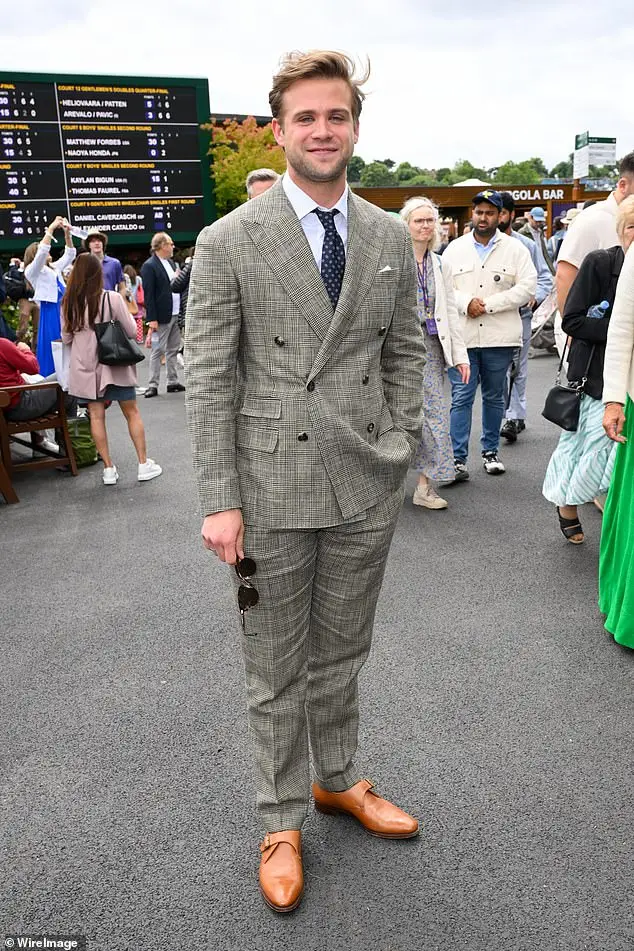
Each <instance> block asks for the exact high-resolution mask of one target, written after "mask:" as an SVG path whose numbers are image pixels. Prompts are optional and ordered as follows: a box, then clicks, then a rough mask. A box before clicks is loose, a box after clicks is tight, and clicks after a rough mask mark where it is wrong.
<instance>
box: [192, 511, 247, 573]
mask: <svg viewBox="0 0 634 951" xmlns="http://www.w3.org/2000/svg"><path fill="white" fill-rule="evenodd" d="M201 535H202V537H203V545H204V546H205V548H208V549H209V551H213V552H215V554H216V555H217V556H218V558H219V559H220V561H225V562H226V563H227V564H228V565H235V563H236V561H238V560H239V559H240V558H244V547H243V546H244V522H243V521H242V510H241V509H227V511H226V512H215V513H214V514H213V515H207V516H206V518H205V520H204V522H203V527H202V531H201Z"/></svg>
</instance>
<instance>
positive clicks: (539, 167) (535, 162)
mask: <svg viewBox="0 0 634 951" xmlns="http://www.w3.org/2000/svg"><path fill="white" fill-rule="evenodd" d="M528 161H529V162H530V164H531V165H532V166H533V168H534V169H535V171H536V172H537V174H538V175H539V176H540V178H546V176H547V175H548V169H547V168H546V166H545V165H544V163H543V161H542V159H540V158H532V159H529V160H528Z"/></svg>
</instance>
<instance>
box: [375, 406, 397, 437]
mask: <svg viewBox="0 0 634 951" xmlns="http://www.w3.org/2000/svg"><path fill="white" fill-rule="evenodd" d="M391 429H394V420H393V419H392V414H391V413H390V410H389V407H388V405H387V403H386V404H385V405H384V406H383V408H382V410H381V416H380V419H379V431H378V434H377V435H378V436H382V435H383V433H389V431H390V430H391Z"/></svg>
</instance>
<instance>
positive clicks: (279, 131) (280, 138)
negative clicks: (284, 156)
mask: <svg viewBox="0 0 634 951" xmlns="http://www.w3.org/2000/svg"><path fill="white" fill-rule="evenodd" d="M271 128H272V129H273V135H274V137H275V141H276V142H277V144H278V145H280V146H281V147H282V148H284V129H283V128H282V126H281V124H280V122H279V121H278V120H277V119H273V121H272V122H271Z"/></svg>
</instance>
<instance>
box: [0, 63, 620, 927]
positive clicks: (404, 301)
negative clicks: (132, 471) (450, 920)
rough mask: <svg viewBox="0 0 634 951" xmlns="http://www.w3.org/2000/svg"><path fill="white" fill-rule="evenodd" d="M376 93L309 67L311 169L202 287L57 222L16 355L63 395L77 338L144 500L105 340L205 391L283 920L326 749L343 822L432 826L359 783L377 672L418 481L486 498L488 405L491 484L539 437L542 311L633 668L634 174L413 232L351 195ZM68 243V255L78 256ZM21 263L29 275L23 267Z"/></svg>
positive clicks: (6, 360) (429, 216)
mask: <svg viewBox="0 0 634 951" xmlns="http://www.w3.org/2000/svg"><path fill="white" fill-rule="evenodd" d="M366 78H367V77H366ZM364 81H365V78H364V77H362V78H361V79H358V78H356V77H355V71H354V64H353V63H352V62H351V60H349V59H348V58H347V57H345V56H343V55H342V54H339V53H334V52H331V51H316V52H312V53H310V54H299V53H296V54H292V55H290V56H289V57H287V59H286V60H285V61H284V62H283V64H282V66H281V67H280V71H279V72H278V74H277V75H276V76H275V78H274V82H273V88H272V90H271V93H270V97H269V102H270V106H271V112H272V115H273V133H274V136H275V138H276V141H277V142H278V144H279V145H281V146H282V147H283V148H284V150H285V152H286V159H287V170H286V172H285V174H284V175H283V176H281V177H280V176H279V175H278V174H277V173H276V172H274V171H272V170H271V169H255V170H253V172H251V173H250V175H249V177H248V179H247V182H246V188H247V194H248V201H247V202H245V204H244V205H243V206H241V208H239V209H237V210H236V211H235V212H232V213H231V214H229V215H227V216H226V217H225V218H223V219H221V220H219V221H218V222H216V223H214V224H213V225H212V226H210V227H208V228H205V229H204V230H203V232H202V233H201V235H200V237H199V240H198V243H197V246H196V253H195V255H194V253H193V251H192V253H191V254H190V255H189V256H188V258H187V260H186V261H185V263H184V266H183V267H182V268H178V267H177V266H176V265H175V263H174V261H173V256H174V242H173V241H172V238H171V237H170V235H168V234H166V233H159V234H156V235H155V236H154V237H153V239H152V244H151V255H150V257H149V259H148V260H147V261H146V262H145V263H144V264H143V266H142V268H141V270H140V274H138V273H137V272H136V270H135V269H134V268H132V267H131V266H126V267H125V268H122V266H121V264H120V262H119V261H118V260H117V259H116V258H113V257H110V256H109V255H107V254H106V248H107V235H105V234H103V233H101V232H93V233H91V234H89V235H88V237H87V238H86V239H85V242H84V248H83V253H81V254H79V255H76V250H75V248H74V246H73V242H72V237H71V235H70V228H69V225H68V222H67V221H66V220H65V219H63V218H61V217H60V218H56V219H55V220H54V221H53V222H51V224H50V226H49V227H48V228H47V229H46V231H45V233H44V235H43V236H42V239H41V240H40V241H39V242H37V243H34V244H32V245H30V246H29V247H28V248H27V249H26V251H25V255H24V267H23V276H22V278H21V279H22V280H23V284H24V297H23V298H21V300H20V325H19V330H18V332H19V334H20V335H21V336H24V334H25V329H26V327H27V325H28V322H29V321H33V338H32V339H33V342H34V347H35V350H36V353H35V354H33V353H31V351H30V349H29V348H28V346H27V345H26V343H25V342H24V341H23V340H18V341H17V342H10V341H8V340H6V339H0V386H2V385H5V386H7V385H12V384H15V382H16V381H17V380H18V379H19V378H20V374H21V373H23V372H29V373H32V372H34V371H35V372H37V371H39V372H40V373H41V374H42V376H43V377H44V378H51V376H52V374H54V372H55V366H54V358H53V348H52V343H53V341H57V340H58V339H59V338H60V337H61V340H62V342H63V343H64V344H65V345H66V346H67V347H68V351H69V366H68V381H67V388H68V399H69V412H70V411H72V406H71V403H75V404H76V403H79V404H86V405H87V407H88V413H89V416H90V424H91V430H92V434H93V437H94V440H95V443H96V447H97V449H98V452H99V455H100V456H101V459H102V462H103V476H102V478H103V482H104V484H105V485H114V484H116V482H117V480H118V478H119V473H118V470H117V467H116V465H115V462H114V460H113V459H112V457H111V454H110V449H109V444H108V437H107V432H106V425H105V421H106V407H107V406H108V405H109V404H110V403H111V402H118V403H119V405H120V408H121V411H122V413H123V415H124V416H125V419H126V422H127V425H128V430H129V434H130V438H131V440H132V442H133V445H134V447H135V450H136V453H137V456H138V473H137V475H138V479H139V480H140V481H145V480H150V479H153V478H155V477H156V476H158V475H160V474H161V471H162V470H161V467H160V466H159V465H158V464H157V463H156V462H154V461H153V460H152V459H150V458H148V457H147V454H146V443H145V431H144V426H143V422H142V419H141V416H140V413H139V410H138V406H137V395H138V386H137V382H138V381H137V374H136V365H132V364H130V365H126V366H111V365H105V364H104V363H102V362H100V359H99V350H98V342H97V335H96V333H95V327H96V325H97V324H98V323H103V322H104V321H112V320H116V321H117V322H118V323H119V324H120V326H121V327H122V328H123V330H124V332H125V334H126V335H127V337H128V338H129V339H130V340H136V341H137V342H139V343H140V342H142V341H143V339H144V330H143V327H144V320H145V324H146V326H147V334H146V336H145V342H146V344H147V345H148V346H149V348H150V360H149V374H148V380H147V386H146V387H145V389H144V396H145V398H153V397H156V396H157V395H158V393H159V386H160V378H161V367H162V365H163V362H164V363H165V368H166V377H167V381H166V388H167V392H168V393H175V392H181V391H185V390H186V403H187V410H188V422H189V426H190V431H191V436H192V447H193V461H194V469H195V473H196V476H197V482H198V489H199V495H200V502H201V509H202V514H203V516H204V521H203V528H202V536H203V542H204V544H205V546H206V548H208V549H209V550H210V551H211V552H213V553H214V554H215V555H217V557H218V558H220V559H221V560H222V561H224V562H226V563H228V564H230V565H232V566H234V572H233V573H232V574H233V576H234V582H235V594H236V600H237V609H238V616H239V620H240V627H241V630H242V634H243V636H242V638H241V645H242V650H243V654H244V663H245V670H246V683H247V696H248V712H249V719H250V723H251V727H252V731H253V735H254V740H255V747H256V764H257V765H256V769H257V795H258V810H259V814H260V817H261V820H262V824H263V826H264V830H265V836H264V840H263V842H262V843H261V845H260V851H261V856H262V857H261V865H260V876H259V881H260V889H261V891H262V894H263V897H264V899H265V901H266V902H267V904H268V905H269V906H270V907H271V908H273V909H274V910H276V911H278V912H288V911H291V910H292V909H293V908H295V907H297V905H298V904H299V901H300V900H301V897H302V894H303V888H304V883H303V869H302V857H301V827H302V823H303V821H304V819H305V816H306V813H307V809H308V806H309V798H310V792H311V787H310V782H309V775H310V774H309V748H310V750H311V752H312V767H313V770H314V774H315V782H314V783H313V785H312V796H313V799H314V801H315V804H316V807H317V808H318V809H320V810H321V811H322V812H325V813H328V814H339V813H344V814H348V815H351V816H353V817H354V818H355V819H356V820H357V821H359V822H360V823H361V825H362V826H363V827H364V828H365V829H366V830H367V831H368V832H370V833H371V834H373V835H377V836H380V837H385V838H392V839H401V838H409V837H411V836H414V835H416V834H417V832H418V821H417V820H416V819H415V818H414V817H412V816H410V815H409V814H408V813H406V812H405V811H403V810H401V809H400V808H398V807H397V806H395V805H394V804H393V803H391V802H390V801H389V800H388V799H386V798H384V797H383V796H380V795H379V794H378V793H377V792H376V791H375V790H374V789H373V787H372V783H370V782H369V781H368V780H367V779H365V778H364V776H363V773H362V771H361V770H360V769H359V768H358V767H357V766H356V763H355V756H356V746H357V727H358V697H357V677H358V673H359V671H360V669H361V667H362V666H363V663H364V661H365V659H366V657H367V655H368V652H369V650H370V644H371V636H372V625H373V618H374V612H375V608H376V604H377V599H378V596H379V591H380V588H381V582H382V577H383V571H384V568H385V561H386V557H387V553H388V550H389V547H390V543H391V539H392V535H393V532H394V530H395V526H396V520H397V518H398V512H399V509H400V507H401V504H402V501H403V492H404V489H403V486H404V479H405V476H406V474H407V471H408V470H409V469H410V468H412V469H413V470H414V471H415V473H416V477H417V481H416V486H415V490H414V495H413V503H414V505H416V506H420V507H422V508H426V509H429V510H431V511H435V510H443V509H446V508H447V506H448V503H447V500H446V499H445V498H443V497H442V495H440V494H439V492H438V491H437V490H438V488H439V487H441V486H442V485H447V484H449V483H461V482H465V481H466V480H468V479H469V468H468V463H469V445H470V436H471V426H472V415H473V405H474V401H475V397H476V392H477V389H478V387H480V389H481V396H482V420H481V437H480V452H481V465H482V467H483V469H484V472H485V473H486V474H487V475H491V476H496V477H499V476H501V475H503V474H504V473H505V471H506V467H505V464H504V462H503V461H502V459H501V457H500V441H501V439H505V440H506V441H507V442H514V441H516V440H517V439H518V438H519V437H520V436H521V434H522V433H523V432H524V431H525V430H526V417H527V406H526V381H527V375H528V372H529V362H528V361H529V356H530V346H531V337H532V329H533V328H532V324H533V319H534V315H535V313H536V311H538V309H541V308H548V307H550V310H551V312H552V317H553V320H554V318H555V312H556V310H557V308H558V310H559V313H560V314H561V327H562V331H563V334H564V335H565V336H567V338H568V343H567V344H566V348H565V349H564V351H563V352H562V354H561V363H560V368H561V369H563V368H564V367H567V376H568V381H569V388H576V391H577V392H578V394H582V398H581V399H580V413H579V421H578V425H577V426H576V428H575V429H574V431H569V432H564V433H562V435H561V437H560V439H559V442H558V445H557V447H556V449H555V451H554V453H553V455H552V458H551V460H550V463H549V465H548V469H547V472H546V474H545V478H544V484H543V494H544V496H545V498H546V499H547V500H548V501H549V502H551V503H552V504H553V505H554V506H555V507H556V516H557V521H554V524H555V528H557V522H558V526H559V529H560V530H561V532H562V534H563V537H564V539H565V541H566V543H570V544H572V545H580V544H582V543H583V541H584V539H585V535H584V531H583V528H582V524H581V520H580V512H579V507H580V506H581V505H583V504H585V503H588V502H593V501H594V502H596V503H597V504H598V505H599V506H600V507H601V508H603V507H604V509H605V511H604V516H603V519H604V520H603V531H602V538H601V555H600V564H599V572H598V573H599V604H600V608H601V611H602V612H603V613H604V614H605V615H606V621H605V624H606V628H607V629H608V630H609V631H610V632H611V633H612V634H613V635H614V637H615V638H616V640H617V641H618V642H619V643H620V644H623V645H625V646H628V647H630V648H633V649H634V610H633V609H634V584H633V581H632V572H631V564H632V555H633V554H634V552H633V550H632V548H633V546H634V495H633V493H632V491H631V485H632V482H633V479H634V449H632V448H631V446H632V442H634V408H633V405H632V397H633V396H634V256H633V253H634V252H630V251H629V249H630V246H631V244H632V243H633V241H634V153H630V154H629V155H627V156H626V157H625V158H624V159H623V160H622V162H621V164H620V170H619V171H620V174H619V180H618V184H617V186H616V188H615V190H614V192H613V193H612V194H611V195H610V196H609V197H608V198H607V200H606V201H603V202H597V203H594V204H592V206H591V207H587V208H584V209H571V210H570V211H568V212H567V214H566V215H565V216H564V217H563V218H561V219H559V220H558V221H557V222H555V226H554V228H553V234H552V236H551V237H550V239H549V240H547V239H546V234H545V224H546V215H545V212H544V209H543V208H541V207H539V206H535V207H533V208H532V209H531V211H530V213H529V214H528V215H527V216H526V219H525V220H524V221H523V222H519V223H518V222H517V221H516V220H515V213H516V209H515V203H514V200H513V197H512V195H511V194H510V193H509V192H501V191H498V190H496V189H493V188H484V189H483V190H481V191H480V192H478V194H476V195H475V197H474V198H473V207H472V218H471V222H470V226H469V227H468V228H467V229H465V233H464V234H462V235H461V236H460V237H457V238H455V239H454V240H452V241H449V242H447V243H444V242H443V235H442V232H441V220H440V217H439V211H438V208H437V207H436V206H435V205H434V204H433V202H432V201H430V200H429V199H428V198H427V197H425V196H423V195H421V196H418V197H413V198H410V199H409V200H408V201H407V202H406V203H405V205H404V206H403V208H402V210H401V212H400V219H401V220H400V221H397V220H395V219H394V217H391V216H389V215H386V214H385V213H384V212H382V211H381V210H380V209H378V208H376V207H374V206H372V205H370V204H368V203H367V202H364V201H363V200H362V199H360V198H359V197H358V196H356V195H355V194H354V193H353V192H350V191H349V189H348V188H347V185H346V166H347V163H348V161H349V159H350V157H351V155H352V151H353V148H354V144H355V142H356V139H357V135H358V126H359V116H360V113H361V107H362V103H363V99H364V93H363V91H362V86H363V83H364ZM59 232H61V233H62V234H63V235H64V239H65V250H64V253H63V254H62V256H61V257H60V258H59V259H58V260H57V261H53V259H52V257H51V254H50V251H51V242H52V240H53V238H54V235H55V234H56V233H59ZM439 251H442V252H443V253H442V256H441V255H440V254H439V253H438V252H439ZM12 267H13V268H14V271H15V273H13V274H12V279H16V280H17V279H18V278H20V273H21V265H20V263H19V262H14V263H13V264H12ZM549 302H550V303H549ZM36 310H37V316H36ZM184 327H185V330H186V333H185V341H186V351H185V355H184V363H185V372H186V381H187V388H186V387H185V385H184V384H183V383H181V381H180V380H179V375H178V370H179V357H180V363H182V362H183V354H182V349H183V336H182V331H183V328H184ZM552 339H553V341H554V336H553V338H552ZM48 398H50V397H48ZM31 399H33V398H32V397H27V394H26V393H25V394H22V395H20V396H19V397H16V399H15V401H14V402H13V404H12V406H11V407H10V408H9V410H8V411H7V412H8V413H9V414H12V416H13V418H16V419H20V418H28V413H29V412H35V411H39V410H40V409H41V407H36V406H33V405H31V406H30V405H28V404H29V400H31ZM19 414H23V415H19ZM25 414H26V415H25ZM630 437H631V439H630ZM606 493H607V502H605V505H604V496H605V495H606ZM429 517H437V516H429ZM562 544H563V542H562Z"/></svg>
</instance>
